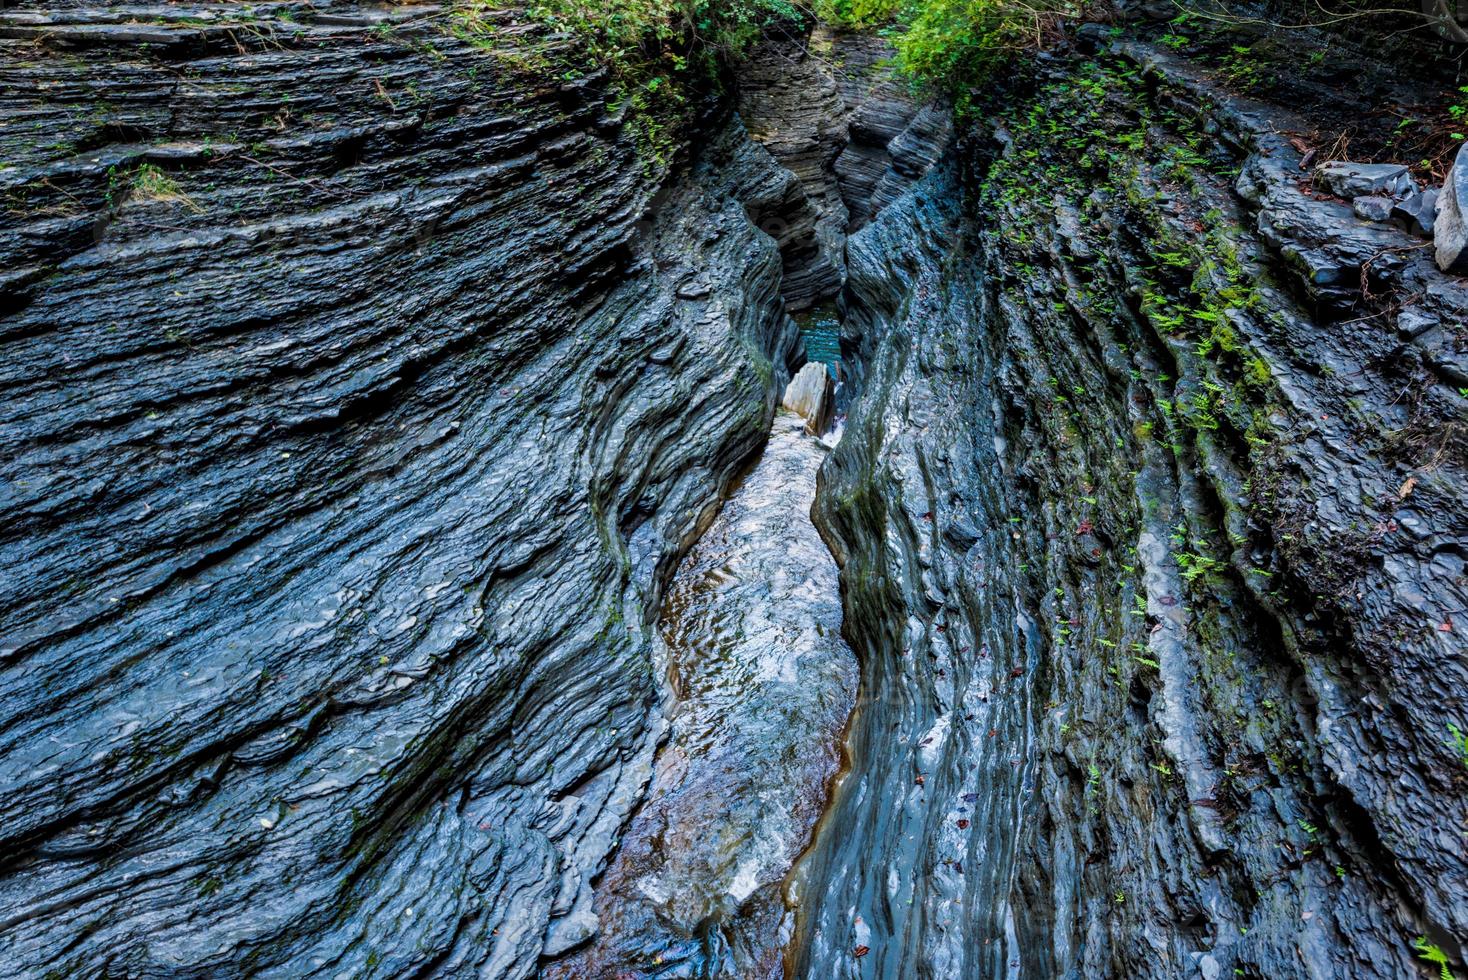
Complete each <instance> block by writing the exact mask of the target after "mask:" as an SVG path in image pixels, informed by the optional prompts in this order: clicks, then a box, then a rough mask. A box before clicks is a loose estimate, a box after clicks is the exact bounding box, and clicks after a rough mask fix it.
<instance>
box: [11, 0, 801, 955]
mask: <svg viewBox="0 0 1468 980" xmlns="http://www.w3.org/2000/svg"><path fill="white" fill-rule="evenodd" d="M242 10H243V8H240V7H237V6H231V7H229V8H221V7H200V8H184V7H178V6H169V7H160V8H156V9H154V8H129V9H128V10H127V11H121V10H115V9H89V8H80V7H68V8H65V9H64V10H47V9H42V8H39V7H25V8H22V9H16V8H14V7H12V8H9V9H8V10H7V11H6V12H5V13H4V14H3V15H0V25H3V30H0V34H3V36H4V40H3V41H0V44H3V51H4V66H3V72H4V83H5V84H4V92H5V99H6V104H5V107H4V115H5V120H6V123H7V126H6V128H5V130H4V131H3V135H0V140H3V143H4V152H3V154H0V158H3V159H4V160H5V161H6V163H7V166H6V168H5V169H4V170H3V171H0V176H3V180H4V182H5V185H6V188H7V193H8V195H9V202H10V203H9V208H8V211H7V216H6V218H5V222H4V225H3V228H0V254H3V256H4V261H3V262H0V266H3V268H4V270H5V275H6V278H5V282H4V290H5V291H4V305H3V312H4V317H3V320H0V330H3V336H4V339H5V357H4V364H3V367H0V372H3V374H4V385H5V387H6V392H7V403H8V404H9V405H10V406H11V411H10V412H9V413H8V414H7V418H6V420H5V422H4V423H3V425H4V430H5V444H6V447H7V454H6V460H5V462H4V464H3V465H4V487H5V493H6V501H5V503H6V506H5V515H4V523H3V529H0V549H3V552H4V556H3V559H0V567H3V569H4V581H3V586H0V604H3V613H0V622H3V624H4V646H3V657H4V659H3V673H0V703H3V705H4V708H3V722H0V772H3V785H4V787H5V793H4V796H3V801H0V816H3V830H0V835H3V846H0V850H3V853H4V854H5V855H6V861H5V866H4V870H3V876H0V918H3V920H4V921H5V923H6V925H5V927H4V929H3V930H0V937H3V938H0V961H3V962H4V963H5V964H6V970H5V972H6V974H7V975H9V976H40V975H42V974H46V973H47V971H52V972H53V973H65V974H68V975H72V974H74V975H78V976H80V975H88V976H90V975H100V974H102V973H106V974H107V975H110V976H168V977H209V978H219V977H230V976H245V975H249V976H312V975H323V976H341V975H353V976H368V975H377V976H407V975H416V976H439V975H444V976H447V975H454V976H460V975H468V974H474V975H480V976H490V977H509V976H528V975H531V974H533V973H534V972H535V970H536V963H537V957H538V956H539V955H541V954H542V953H543V952H556V951H558V950H560V949H563V948H565V946H566V945H568V944H569V943H572V942H575V941H577V940H578V939H580V938H582V937H584V935H585V916H584V914H573V913H574V911H575V910H584V909H585V908H586V907H587V906H588V905H589V899H590V892H589V888H588V882H589V879H590V877H591V876H592V875H593V874H595V873H596V872H597V871H598V870H599V869H600V868H601V867H602V866H603V864H604V862H605V860H606V857H607V855H608V854H609V852H610V850H611V848H612V846H613V844H614V841H615V838H616V834H617V833H618V831H619V828H620V827H621V825H622V823H623V822H624V820H625V818H626V817H627V815H628V813H629V812H630V810H631V808H632V806H633V805H634V803H635V801H636V800H637V799H638V798H639V796H640V794H641V791H642V786H643V784H644V782H645V781H646V780H647V778H648V775H649V772H650V768H651V761H652V757H653V753H654V742H655V738H656V732H657V731H658V729H659V728H660V725H659V724H657V723H656V715H657V690H658V686H659V685H658V681H657V680H656V679H655V678H654V677H653V672H652V661H651V658H650V655H649V646H650V643H651V639H652V629H653V627H652V625H650V620H651V617H652V615H653V613H654V611H655V610H656V608H657V606H658V601H659V596H660V592H661V589H662V587H663V585H664V583H665V582H666V580H667V577H668V575H669V574H670V572H671V569H672V567H673V565H674V564H675V562H676V561H677V559H678V556H679V555H680V554H681V552H682V551H683V550H684V549H685V548H686V547H687V546H688V545H689V544H690V543H691V541H692V539H693V537H694V535H695V533H696V531H697V530H698V528H699V527H700V525H701V524H703V523H705V522H706V521H707V520H708V519H709V518H710V517H711V516H712V511H713V508H714V506H715V504H716V501H717V498H718V495H719V493H720V492H721V490H722V489H723V488H724V487H725V485H726V484H727V482H728V481H729V480H730V478H731V477H732V476H733V474H734V473H735V472H736V471H737V470H738V469H739V468H740V467H741V466H742V465H743V464H744V463H745V461H746V460H748V459H749V458H750V457H751V454H753V453H754V452H755V451H757V449H758V448H759V447H760V446H761V445H762V443H763V441H764V439H765V436H766V433H767V431H768V423H769V419H770V417H771V413H772V411H773V408H774V402H775V398H776V395H777V393H778V391H779V390H780V388H781V386H782V385H783V383H784V380H785V379H784V377H782V374H783V365H784V363H785V362H786V360H787V357H788V356H789V354H790V352H791V350H792V347H793V344H794V341H795V336H794V328H793V324H791V322H790V321H789V319H788V317H787V316H786V315H785V313H784V308H783V305H782V303H781V299H780V295H779V288H780V283H781V265H782V262H781V257H780V254H779V253H778V251H777V250H776V248H775V245H774V244H773V243H772V242H771V240H770V239H769V238H768V237H766V236H764V235H763V234H761V233H760V232H758V231H757V229H756V228H755V227H754V225H753V224H752V222H751V220H750V217H749V215H750V213H751V209H753V208H756V207H758V205H759V204H760V202H761V201H762V200H763V199H764V198H765V197H767V196H769V195H771V194H775V193H778V192H779V188H781V187H784V186H786V184H787V181H788V175H786V174H784V173H783V171H781V170H780V168H778V167H776V166H775V165H774V164H773V162H772V161H771V159H770V157H769V155H768V153H767V152H766V151H765V150H763V149H762V148H760V147H758V146H757V145H755V144H753V143H751V142H750V141H749V140H748V139H747V138H746V137H745V136H744V134H743V130H742V129H741V128H740V126H739V125H738V123H737V122H730V123H728V124H727V125H724V126H722V127H721V128H719V129H718V131H716V132H714V133H712V134H710V135H708V136H707V137H706V138H705V139H704V140H703V144H704V145H703V149H702V151H701V152H700V153H699V154H698V156H697V157H696V158H695V159H694V161H693V162H692V163H691V165H690V166H689V167H688V168H686V170H684V171H680V172H679V173H678V174H674V175H672V176H668V175H666V174H663V173H660V172H657V171H656V170H652V171H650V170H649V169H648V165H647V164H646V163H645V161H644V159H643V158H642V157H640V156H639V153H638V150H637V147H636V146H635V145H634V143H633V141H632V140H631V138H630V137H629V136H628V135H627V133H626V132H625V131H624V130H623V128H622V126H621V125H620V121H619V119H617V118H615V117H613V116H611V115H609V114H608V109H607V104H606V100H605V99H604V97H603V92H602V91H601V87H600V86H601V83H600V81H599V80H598V79H597V78H596V77H587V78H582V79H579V80H576V81H571V82H552V83H547V82H545V80H544V76H543V75H537V74H535V73H531V74H529V75H522V74H518V73H517V68H516V62H515V59H514V58H513V57H509V56H503V55H505V53H506V52H511V53H513V52H515V51H519V52H521V53H534V52H537V51H539V52H540V53H544V46H545V45H548V44H550V43H551V42H550V41H549V40H547V39H544V38H537V37H534V36H532V35H528V34H524V32H523V29H521V28H516V27H513V26H511V25H510V24H509V22H508V21H507V20H506V21H503V22H501V23H499V24H498V25H497V27H498V30H499V34H498V35H497V40H496V42H495V47H496V48H497V50H499V51H500V52H501V55H499V56H497V55H495V54H491V53H489V52H487V51H486V50H484V49H482V48H481V47H480V46H478V45H477V44H475V43H471V42H472V39H473V35H472V34H471V35H470V40H469V41H466V40H461V39H459V37H458V36H456V33H455V32H454V31H453V30H451V29H450V27H449V24H448V23H447V21H446V20H445V19H444V15H443V14H442V13H441V12H439V11H438V10H437V9H436V8H433V7H415V6H407V7H402V8H391V9H387V8H383V9H377V8H364V7H359V6H357V5H355V4H318V5H316V6H315V7H314V8H306V7H303V6H271V7H269V8H265V7H261V8H258V9H256V10H254V12H253V14H251V15H250V16H249V17H248V18H246V17H243V16H242ZM144 164H147V165H149V168H148V169H145V168H144ZM151 168H156V169H151ZM659 184H662V186H663V187H664V190H663V191H662V192H661V193H659V192H658V187H659Z"/></svg>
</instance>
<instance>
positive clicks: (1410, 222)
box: [1391, 187, 1439, 238]
mask: <svg viewBox="0 0 1468 980" xmlns="http://www.w3.org/2000/svg"><path fill="white" fill-rule="evenodd" d="M1438 194H1439V191H1438V189H1437V188H1436V187H1429V188H1428V189H1427V190H1425V191H1421V192H1418V193H1415V194H1409V195H1408V196H1407V197H1405V198H1403V199H1402V200H1400V201H1397V202H1396V203H1395V204H1393V205H1392V212H1391V222H1392V223H1393V224H1395V225H1397V226H1398V227H1399V228H1402V229H1404V230H1406V231H1408V232H1411V233H1412V234H1413V235H1416V236H1417V237H1419V238H1431V237H1432V228H1433V224H1434V223H1435V222H1436V221H1437V202H1438Z"/></svg>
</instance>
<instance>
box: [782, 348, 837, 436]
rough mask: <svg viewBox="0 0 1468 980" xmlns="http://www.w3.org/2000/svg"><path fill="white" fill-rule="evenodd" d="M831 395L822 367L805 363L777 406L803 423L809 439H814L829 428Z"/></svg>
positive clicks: (830, 385)
mask: <svg viewBox="0 0 1468 980" xmlns="http://www.w3.org/2000/svg"><path fill="white" fill-rule="evenodd" d="M835 393H836V390H835V385H834V384H833V383H832V381H831V375H830V374H829V373H828V372H827V371H826V366H825V365H824V364H821V363H820V362H819V361H807V362H806V365H805V367H803V368H801V369H800V370H799V371H797V372H796V374H795V377H793V378H791V379H790V384H788V385H786V386H785V395H784V397H782V398H781V399H780V404H781V405H782V406H783V407H785V408H788V409H789V410H790V411H792V412H794V413H795V414H797V415H799V416H800V417H801V418H803V419H805V424H806V428H807V429H808V430H810V433H811V435H816V436H818V435H821V434H823V433H824V432H825V431H826V430H827V429H829V428H830V427H831V416H832V414H833V409H834V408H835V404H836V402H835V397H834V396H835Z"/></svg>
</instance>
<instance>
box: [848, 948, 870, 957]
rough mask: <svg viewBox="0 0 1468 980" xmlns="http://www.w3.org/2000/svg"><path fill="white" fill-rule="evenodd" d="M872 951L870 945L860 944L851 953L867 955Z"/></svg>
mask: <svg viewBox="0 0 1468 980" xmlns="http://www.w3.org/2000/svg"><path fill="white" fill-rule="evenodd" d="M870 952H871V948H870V947H868V946H858V947H856V948H855V949H853V950H852V951H851V955H852V956H865V955H867V954H868V953H870Z"/></svg>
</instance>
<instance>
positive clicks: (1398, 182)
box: [1315, 160, 1415, 200]
mask: <svg viewBox="0 0 1468 980" xmlns="http://www.w3.org/2000/svg"><path fill="white" fill-rule="evenodd" d="M1315 179H1316V180H1317V181H1319V182H1320V183H1322V184H1324V185H1325V186H1326V187H1328V188H1329V189H1330V192H1331V193H1332V194H1334V195H1336V196H1337V197H1344V198H1346V199H1347V200H1350V199H1352V198H1357V197H1366V196H1369V195H1381V194H1384V195H1386V196H1388V197H1403V196H1405V195H1407V194H1410V193H1412V191H1413V190H1415V188H1414V187H1413V186H1412V177H1411V175H1410V174H1408V173H1407V168H1406V167H1405V166H1403V165H1402V164H1399V163H1351V162H1349V161H1346V160H1332V161H1330V162H1329V163H1322V164H1321V165H1320V166H1319V167H1317V168H1316V170H1315Z"/></svg>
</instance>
